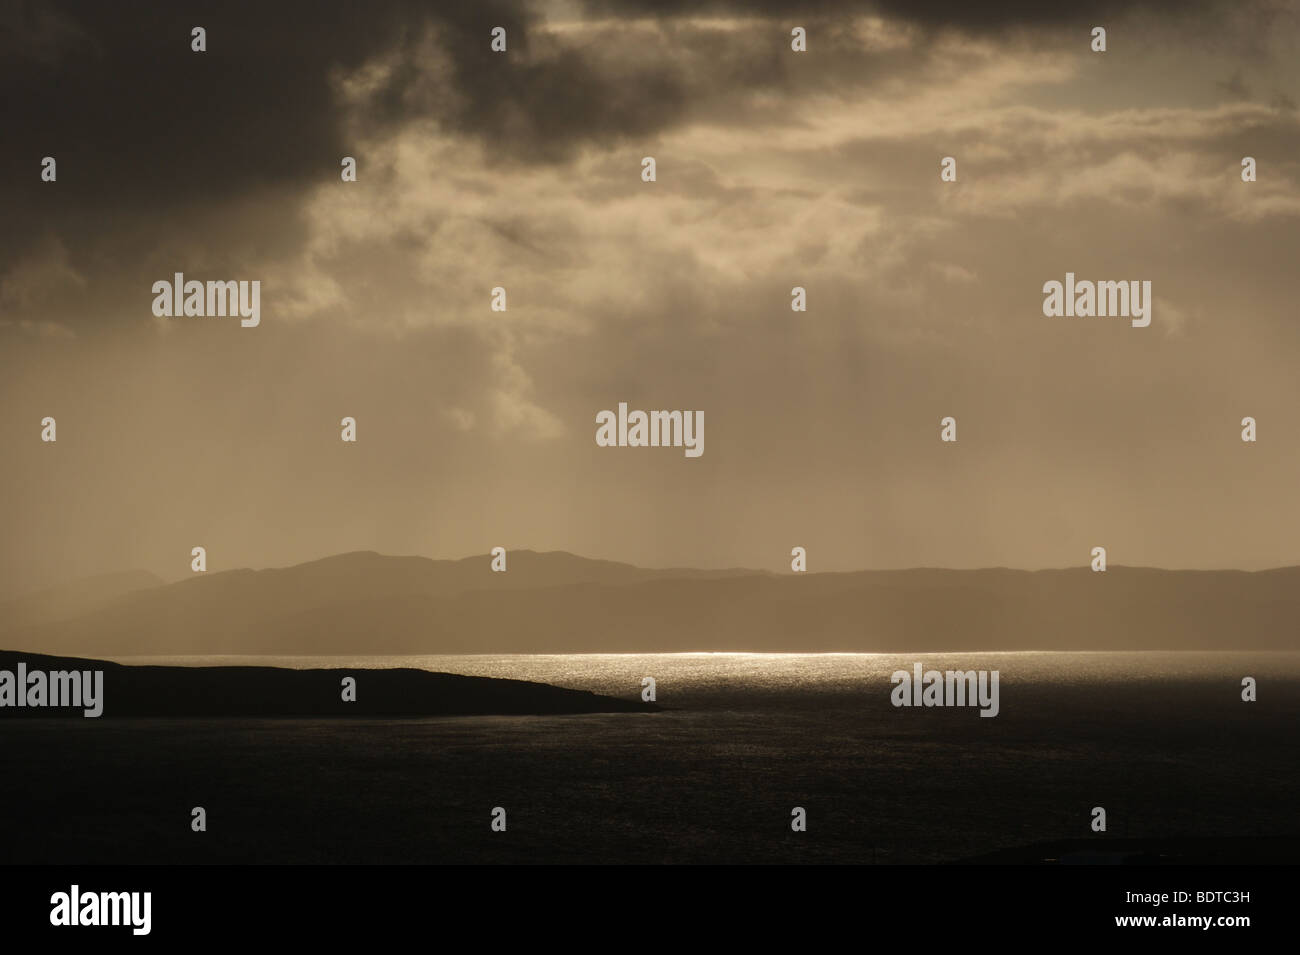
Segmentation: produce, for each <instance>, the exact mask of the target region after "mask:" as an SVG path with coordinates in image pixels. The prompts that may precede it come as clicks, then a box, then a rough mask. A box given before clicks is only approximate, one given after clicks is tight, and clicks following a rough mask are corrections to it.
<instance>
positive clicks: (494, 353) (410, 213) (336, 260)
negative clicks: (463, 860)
mask: <svg viewBox="0 0 1300 955" xmlns="http://www.w3.org/2000/svg"><path fill="white" fill-rule="evenodd" d="M973 6H976V5H972V4H966V3H958V2H950V3H939V2H920V3H904V2H902V0H889V2H879V3H876V4H874V5H873V4H863V3H842V2H830V3H812V4H809V3H801V4H798V5H797V6H796V5H793V4H790V5H787V4H779V3H775V2H762V3H757V4H755V3H739V2H736V3H713V4H695V3H689V4H688V3H680V2H650V0H644V2H615V0H608V2H605V0H597V2H580V0H575V2H564V3H560V2H556V3H526V2H482V3H463V4H462V3H444V4H427V3H415V2H409V3H408V2H394V0H374V2H370V3H367V4H364V5H359V4H352V3H343V2H340V0H335V2H327V3H296V4H294V3H277V4H274V5H263V4H254V3H230V4H222V5H221V6H220V8H219V10H218V9H216V8H213V7H208V6H204V5H192V4H186V3H176V4H172V3H168V4H162V3H159V4H126V5H124V6H120V7H119V6H111V5H104V4H99V3H59V2H55V3H25V2H16V3H15V2H0V82H2V83H3V88H4V89H5V91H6V95H5V102H4V105H3V107H2V108H0V109H2V112H0V118H2V120H3V130H4V136H3V145H2V146H0V183H3V185H2V187H0V188H2V189H3V208H4V214H5V227H4V229H3V230H0V448H2V449H3V459H2V460H3V466H2V467H0V527H3V534H2V535H0V593H4V592H13V591H18V590H23V589H28V588H32V587H38V586H43V585H47V584H53V583H57V582H59V581H63V580H67V579H69V578H73V577H77V576H81V575H86V574H93V573H99V572H106V571H114V570H122V569H128V568H144V569H148V570H152V571H154V572H156V573H159V574H161V575H162V576H164V577H166V578H169V579H171V578H176V577H180V576H183V575H184V574H186V573H188V569H189V560H190V557H189V554H190V548H191V547H193V546H195V545H197V544H202V545H203V546H205V547H206V548H207V550H208V567H209V570H220V569H227V568H230V567H243V566H253V567H261V566H276V565H283V564H288V563H294V562H298V561H303V560H309V559H313V558H317V557H321V556H324V555H326V554H332V553H338V552H341V551H350V550H377V551H381V552H384V553H394V554H424V555H428V556H432V557H461V556H465V555H467V554H473V553H480V552H481V553H484V554H486V553H487V551H488V550H489V549H490V548H491V547H493V546H496V545H501V546H505V547H508V548H522V547H528V548H534V549H539V550H551V549H562V550H569V551H574V552H577V553H581V554H584V555H587V556H593V557H606V558H612V559H618V560H626V561H631V562H634V563H639V564H644V565H649V566H670V565H689V566H697V567H724V566H738V565H739V566H751V567H761V568H770V569H781V568H787V567H788V565H789V553H790V548H791V547H793V546H795V545H800V546H804V547H806V548H807V549H808V566H809V570H810V571H821V570H847V569H859V568H886V567H912V566H945V567H980V566H994V565H999V566H1012V567H1025V568H1038V567H1060V566H1068V565H1085V564H1087V562H1088V560H1089V551H1090V549H1091V548H1092V547H1093V546H1097V545H1102V546H1105V547H1107V549H1108V551H1109V560H1110V562H1111V563H1112V564H1142V565H1158V566H1165V567H1203V568H1221V567H1241V568H1246V569H1255V568H1261V567H1268V566H1276V565H1281V564H1293V563H1300V507H1297V506H1296V488H1297V486H1298V485H1300V401H1297V397H1298V396H1300V316H1298V315H1297V313H1296V305H1295V303H1296V289H1297V283H1298V282H1300V278H1298V277H1297V276H1298V275H1300V269H1297V264H1296V254H1297V250H1298V249H1300V113H1298V112H1297V102H1298V101H1300V58H1297V55H1296V54H1297V52H1298V51H1297V39H1298V38H1300V22H1298V16H1297V11H1296V8H1295V7H1294V6H1293V5H1288V4H1285V3H1273V2H1260V3H1253V2H1228V3H1209V2H1202V3H1192V4H1188V3H1172V2H1169V3H1096V4H1087V3H1084V4H1072V5H1070V6H1071V7H1072V11H1065V10H1063V9H1055V8H1054V5H1040V4H1036V3H1025V2H1013V3H1007V4H1002V5H987V7H986V5H983V4H981V5H978V6H980V7H986V9H978V10H976V9H971V7H973ZM1040 7H1048V8H1049V9H1040ZM792 10H797V11H798V12H791V11H792ZM1096 25H1100V26H1105V27H1106V29H1107V31H1108V37H1107V40H1108V50H1107V52H1105V53H1104V54H1097V53H1093V52H1092V51H1091V50H1090V48H1089V43H1090V31H1091V28H1092V27H1093V26H1096ZM193 26H204V27H205V28H206V30H207V43H208V50H207V52H206V53H193V52H191V50H190V29H191V27H193ZM494 26H504V27H505V28H506V30H507V37H508V44H509V49H508V51H507V52H506V53H504V54H494V53H492V52H491V51H490V49H489V42H490V31H491V29H492V27H494ZM794 26H803V27H805V28H806V29H807V32H808V51H807V52H806V53H799V54H796V53H793V52H792V51H791V50H790V30H791V28H792V27H794ZM47 155H49V156H54V157H55V158H56V159H57V162H58V181H57V182H56V183H44V182H41V181H40V178H39V174H40V162H41V158H42V157H43V156H47ZM1246 155H1250V156H1253V157H1255V158H1256V159H1257V161H1258V177H1259V178H1258V182H1255V183H1251V184H1246V183H1243V182H1242V181H1241V178H1240V163H1241V158H1242V157H1243V156H1246ZM343 156H355V157H356V159H357V162H358V178H359V181H358V182H356V183H343V182H341V181H340V177H339V161H340V159H341V157H343ZM643 156H654V157H655V158H656V160H657V164H658V181H657V182H654V183H645V182H642V181H641V176H640V172H641V159H642V157H643ZM944 156H953V157H955V158H956V159H957V163H958V181H957V182H955V183H943V182H941V181H940V179H939V163H940V160H941V158H942V157H944ZM1067 271H1072V272H1074V273H1076V275H1077V276H1078V277H1079V278H1080V279H1088V278H1090V279H1094V280H1121V279H1122V280H1128V279H1137V280H1149V281H1151V283H1152V289H1153V291H1152V294H1153V299H1154V304H1153V312H1152V323H1151V325H1150V327H1149V328H1145V329H1135V328H1131V327H1130V326H1129V324H1128V322H1127V321H1126V320H1120V319H1102V318H1091V319H1088V318H1072V319H1064V318H1045V317H1044V316H1043V312H1042V302H1043V293H1042V286H1043V283H1044V282H1047V281H1050V280H1057V281H1060V280H1063V278H1064V275H1065V273H1066V272H1067ZM175 272H184V273H185V274H186V277H187V278H196V279H200V280H206V279H223V280H225V279H245V280H252V279H258V280H260V281H261V283H262V317H261V325H260V326H259V327H257V328H252V329H248V328H241V327H240V325H239V322H238V319H229V318H175V319H160V318H155V317H154V316H153V314H152V312H151V303H152V300H153V295H152V292H151V286H152V284H153V282H155V281H157V280H160V279H168V280H170V279H171V277H172V275H173V273H175ZM796 285H799V286H803V287H805V288H806V289H807V290H808V291H807V294H808V311H807V312H806V313H793V312H791V310H790V289H791V288H792V287H793V286H796ZM494 286H504V287H505V288H506V290H507V294H508V302H509V308H508V311H507V312H504V313H499V312H493V311H491V310H490V308H489V301H490V291H491V289H492V288H493V287H494ZM620 401H626V402H628V404H629V406H630V407H631V408H641V409H646V410H650V409H678V410H687V409H689V410H697V409H698V410H702V411H703V412H704V420H705V429H704V438H705V443H704V454H703V456H702V457H699V458H688V457H686V456H685V455H683V454H682V452H681V450H680V449H663V448H656V449H633V448H621V449H612V448H600V447H597V446H596V444H595V440H594V435H595V415H596V413H597V412H598V411H600V410H602V409H614V408H617V405H618V403H619V402H620ZM46 415H51V416H54V417H55V418H56V419H57V421H58V441H57V443H55V444H45V443H42V442H41V441H40V420H41V418H42V417H44V416H46ZM345 415H350V416H354V417H355V418H356V419H357V422H358V437H359V440H358V442H357V443H356V444H355V445H348V444H344V443H343V442H341V441H340V439H339V421H340V419H341V418H342V417H343V416H345ZM946 415H952V416H954V417H955V418H956V419H957V426H958V441H957V443H956V444H942V443H941V442H940V441H939V422H940V419H941V418H942V417H944V416H946ZM1246 415H1251V416H1254V417H1255V418H1256V419H1257V421H1258V427H1259V441H1258V442H1257V443H1256V444H1253V445H1252V444H1245V443H1243V442H1242V441H1241V440H1240V431H1241V425H1240V421H1241V419H1242V417H1243V416H1246Z"/></svg>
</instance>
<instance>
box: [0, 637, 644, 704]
mask: <svg viewBox="0 0 1300 955" xmlns="http://www.w3.org/2000/svg"><path fill="white" fill-rule="evenodd" d="M20 661H21V662H23V663H25V664H26V666H27V672H28V673H30V672H32V671H34V670H43V671H77V670H80V671H85V670H102V671H104V683H103V701H102V702H103V713H102V715H101V716H99V717H92V718H93V719H105V718H109V719H111V718H116V717H169V718H170V717H193V718H199V717H204V718H206V717H218V716H240V717H292V716H299V717H329V716H342V717H349V718H355V717H367V716H382V717H415V716H486V715H494V716H500V715H538V714H544V715H550V714H571V713H637V712H655V711H657V710H658V709H659V706H658V705H656V704H654V703H643V702H642V701H641V700H639V699H634V700H620V699H615V698H614V697H610V696H601V695H599V694H596V693H591V692H589V691H587V690H569V689H563V688H561V687H558V686H551V685H550V684H547V683H531V682H527V681H524V680H501V679H495V678H492V677H476V676H459V675H457V674H453V673H431V672H428V671H426V670H414V669H400V668H395V669H357V668H352V669H321V670H290V669H285V668H283V667H189V666H122V665H121V664H118V663H108V662H106V661H103V660H86V659H81V658H75V657H52V656H45V655H42V654H36V653H15V652H13V651H11V650H0V669H3V670H9V671H10V672H17V667H18V663H19V662H20ZM344 677H352V678H353V679H355V680H356V699H355V700H354V701H352V702H345V701H344V700H343V694H342V687H343V678H344ZM638 689H639V688H638V687H635V686H632V687H629V692H630V693H632V694H634V695H635V693H636V692H637V690H638ZM60 717H61V718H66V719H79V720H81V719H86V718H87V717H85V716H84V715H83V711H82V709H81V708H80V707H73V708H70V709H68V708H61V709H51V708H48V707H6V708H4V709H0V719H5V718H8V719H22V718H27V719H41V718H60Z"/></svg>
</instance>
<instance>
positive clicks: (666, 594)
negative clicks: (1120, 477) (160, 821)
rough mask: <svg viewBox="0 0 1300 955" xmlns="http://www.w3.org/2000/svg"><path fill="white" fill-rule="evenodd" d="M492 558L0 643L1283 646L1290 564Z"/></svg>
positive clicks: (410, 566) (374, 557) (235, 591)
mask: <svg viewBox="0 0 1300 955" xmlns="http://www.w3.org/2000/svg"><path fill="white" fill-rule="evenodd" d="M507 568H508V569H507V571H506V572H504V573H496V572H493V571H492V570H491V569H490V558H489V557H487V556H486V555H480V556H475V557H469V558H463V559H460V560H444V561H436V560H432V559H430V558H423V557H401V556H389V555H383V554H378V553H376V552H373V551H356V552H349V553H346V554H337V555H331V556H329V557H325V558H320V559H318V560H314V561H308V562H305V563H302V564H296V565H293V566H290V567H283V568H266V569H262V570H252V569H237V570H230V571H218V572H210V573H206V574H196V575H195V576H194V577H193V578H190V579H186V580H182V581H178V582H175V583H171V584H162V585H160V586H156V587H146V588H143V589H132V590H130V591H128V592H126V593H122V594H118V595H115V596H112V597H110V598H108V599H105V600H102V601H100V602H98V603H93V605H92V606H90V607H89V608H87V607H85V606H81V605H79V607H80V612H78V613H74V614H61V615H57V616H55V617H53V618H50V619H43V620H32V619H30V617H23V616H21V615H20V616H18V617H17V618H13V617H5V616H4V615H3V613H0V639H2V640H3V641H4V643H6V644H7V645H9V646H23V647H25V648H29V649H31V650H33V651H40V652H60V653H70V652H78V653H82V652H84V653H92V654H98V655H118V656H126V655H168V654H201V653H213V654H220V653H230V654H242V653H252V654H256V653H268V654H352V653H392V654H408V653H409V654H420V653H565V652H573V653H577V652H672V651H684V650H753V651H838V652H846V651H847V652H852V651H859V652H907V651H917V652H931V651H943V650H953V651H958V650H1023V649H1037V650H1120V649H1134V650H1138V649H1142V650H1159V649H1186V650H1205V649H1257V650H1293V649H1300V639H1298V638H1297V634H1300V567H1283V568H1271V569H1268V570H1262V571H1238V570H1226V571H1216V570H1167V569H1163V568H1144V567H1125V566H1120V565H1112V566H1111V567H1110V568H1109V569H1108V570H1107V571H1106V572H1104V573H1094V572H1093V571H1092V570H1091V569H1090V568H1088V567H1074V568H1051V569H1043V570H1018V569H1014V568H979V569H970V570H951V569H944V568H912V569H904V570H859V571H834V572H820V573H817V572H809V573H784V574H777V573H772V572H770V571H762V570H748V569H744V568H732V569H729V570H720V571H706V570H692V569H689V568H665V569H647V568H639V567H636V566H635V565H632V564H624V563H620V562H617V561H601V560H592V559H589V558H584V557H580V556H578V555H574V554H570V553H568V552H564V551H547V552H538V551H529V550H520V551H513V552H510V553H509V554H508V556H507ZM3 609H4V605H0V611H3Z"/></svg>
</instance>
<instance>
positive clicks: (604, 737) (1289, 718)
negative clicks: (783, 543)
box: [0, 653, 1300, 863]
mask: <svg viewBox="0 0 1300 955" xmlns="http://www.w3.org/2000/svg"><path fill="white" fill-rule="evenodd" d="M916 661H921V662H923V663H924V665H925V667H926V669H931V668H933V669H939V670H944V669H987V670H993V669H996V670H998V671H999V672H1000V708H1001V712H1000V714H999V715H998V716H997V717H996V718H994V719H988V718H981V717H980V716H979V715H978V709H975V708H969V709H957V708H954V709H938V708H932V709H925V708H921V709H915V708H895V707H893V706H892V705H891V704H890V700H889V696H890V690H891V685H890V682H889V676H890V674H891V673H892V672H893V671H894V670H896V669H907V670H910V669H911V665H912V663H913V662H916ZM121 662H125V663H130V662H150V663H157V662H166V663H181V662H185V663H195V664H197V663H216V662H221V663H231V662H243V663H253V662H255V663H259V664H272V665H284V666H348V667H352V666H355V667H358V668H360V667H373V666H422V667H426V668H428V669H432V670H443V671H448V672H456V673H467V674H477V675H486V676H503V677H512V678H516V679H530V680H539V681H543V682H548V683H555V684H559V685H562V686H569V687H577V688H582V689H590V690H595V691H597V692H601V693H608V694H610V695H614V696H621V697H624V698H628V699H632V698H635V697H637V696H638V695H639V694H640V692H641V681H642V678H643V677H646V676H650V677H654V678H655V680H656V683H657V695H658V701H659V702H660V703H661V704H663V705H665V706H668V707H671V708H672V709H671V710H670V711H669V712H664V713H659V714H653V715H649V714H647V715H642V714H634V715H608V716H605V715H596V716H566V717H510V718H504V717H501V718H499V717H472V718H436V719H421V720H396V721H395V720H382V721H379V720H372V721H360V720H357V721H352V720H349V721H339V720H328V721H327V720H286V721H280V720H207V721H164V720H134V721H132V720H108V719H104V720H90V719H80V718H73V719H66V718H65V719H51V720H23V721H17V720H0V754H2V760H3V763H2V765H3V770H2V771H0V813H3V818H4V820H5V824H6V825H5V830H6V831H5V834H4V836H3V837H2V838H0V862H4V863H44V862H58V863H124V862H272V863H284V862H412V863H424V862H517V863H529V862H583V861H591V862H873V861H874V862H879V863H889V862H935V861H946V860H954V859H960V858H966V857H970V856H973V855H977V854H980V853H985V852H990V851H993V850H997V849H1002V848H1007V847H1013V846H1021V845H1026V844H1030V843H1037V842H1043V841H1049V840H1056V839H1074V838H1089V839H1093V838H1095V839H1098V840H1105V839H1107V838H1109V839H1112V840H1114V839H1123V838H1150V837H1196V838H1199V837H1214V838H1225V839H1228V840H1229V841H1230V840H1232V839H1238V838H1241V839H1246V838H1250V837H1258V836H1264V837H1274V836H1278V835H1288V834H1290V835H1294V834H1296V833H1297V832H1300V820H1298V819H1297V796H1300V746H1297V728H1298V727H1300V654H1295V653H1292V654H1232V653H1222V654H1206V653H1195V654H1179V653H1131V654H1091V653H990V654H960V655H946V654H914V655H892V654H891V655H875V654H652V655H622V654H620V655H580V656H571V655H564V656H470V657H465V656H461V657H402V658H394V657H370V658H367V657H350V658H338V657H316V658H301V657H299V658H277V657H258V658H230V657H220V658H217V657H210V658H193V657H191V658H177V659H169V660H160V659H157V658H151V659H149V660H143V659H137V660H132V659H130V658H123V659H122V661H121ZM1244 676H1252V677H1255V678H1256V679H1257V680H1258V682H1259V691H1258V692H1259V700H1258V702H1255V703H1244V702H1242V701H1241V679H1242V677H1244ZM365 687H366V685H365V681H364V677H362V679H361V681H360V684H359V692H361V693H364V692H365V691H366V690H365ZM195 806H202V807H204V808H205V809H206V810H207V817H208V830H207V832H204V833H195V832H192V831H191V829H190V818H191V815H190V811H191V809H192V807H195ZM497 806H500V807H504V808H505V810H506V814H507V816H506V818H507V826H508V828H507V831H506V832H504V833H500V832H493V831H491V829H490V826H489V823H490V819H491V812H492V809H493V807H497ZM795 806H801V807H804V808H805V809H806V811H807V818H808V831H807V832H803V833H796V832H792V831H791V829H790V818H791V809H792V808H793V807H795ZM1094 806H1103V807H1105V809H1106V812H1107V815H1108V823H1109V825H1108V832H1107V833H1106V834H1105V835H1094V834H1093V833H1092V832H1091V831H1090V829H1089V822H1090V819H1091V815H1090V814H1091V810H1092V807H1094ZM1098 844H1099V846H1102V845H1103V844H1102V843H1101V842H1099V843H1098Z"/></svg>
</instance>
